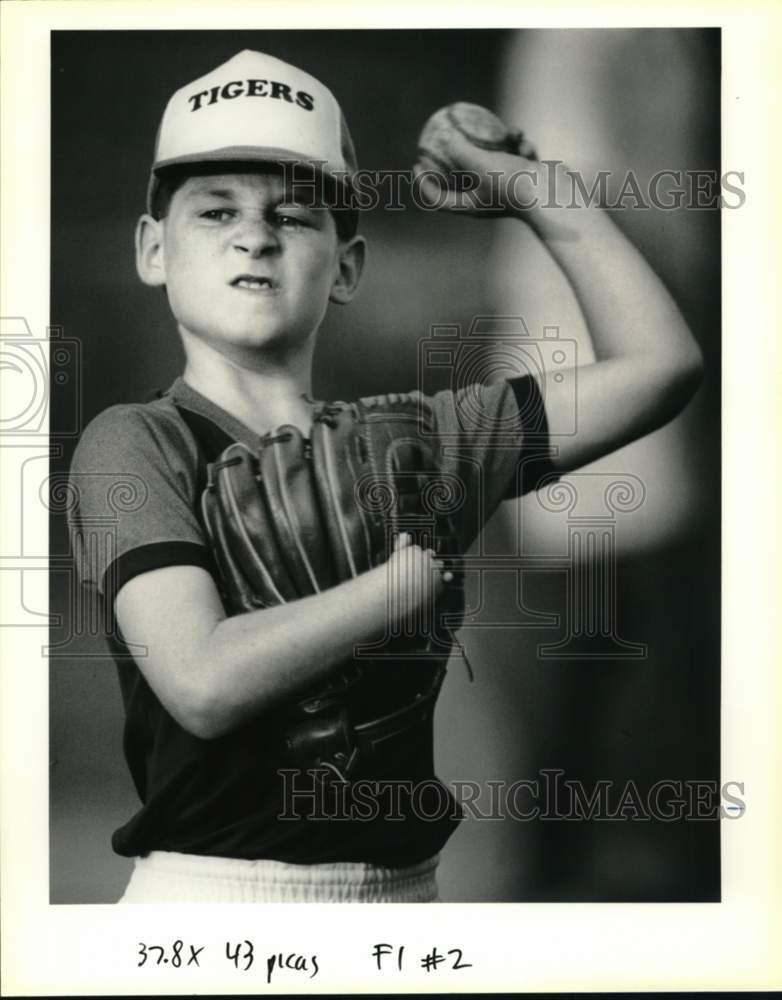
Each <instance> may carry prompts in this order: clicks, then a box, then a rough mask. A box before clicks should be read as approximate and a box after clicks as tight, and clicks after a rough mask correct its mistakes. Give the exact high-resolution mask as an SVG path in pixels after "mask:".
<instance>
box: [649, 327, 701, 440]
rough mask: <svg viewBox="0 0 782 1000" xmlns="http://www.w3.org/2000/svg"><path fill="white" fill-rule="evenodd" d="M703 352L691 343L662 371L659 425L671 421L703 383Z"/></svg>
mask: <svg viewBox="0 0 782 1000" xmlns="http://www.w3.org/2000/svg"><path fill="white" fill-rule="evenodd" d="M703 370H704V369H703V352H702V351H701V349H700V347H699V346H698V345H697V344H696V343H695V341H693V342H692V345H691V346H690V347H689V348H688V350H687V351H686V352H683V353H682V354H681V355H680V356H679V357H678V358H676V360H675V362H674V363H673V364H668V365H666V366H664V367H663V369H662V376H663V377H662V382H663V384H662V386H661V398H662V399H663V400H664V405H663V406H662V407H661V413H660V418H661V419H660V420H659V423H660V424H663V423H667V422H668V421H669V420H672V419H673V418H674V417H675V416H676V415H677V414H678V413H680V412H681V411H682V410H683V409H684V407H685V406H686V405H687V404H688V403H689V401H690V400H691V399H692V397H693V396H694V395H695V393H696V392H697V391H698V388H699V386H700V384H701V382H702V381H703Z"/></svg>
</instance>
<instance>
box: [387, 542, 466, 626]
mask: <svg viewBox="0 0 782 1000" xmlns="http://www.w3.org/2000/svg"><path fill="white" fill-rule="evenodd" d="M378 570H379V571H381V572H385V573H386V575H387V576H386V578H387V581H388V619H389V620H388V625H389V627H391V628H393V629H394V631H397V630H399V629H400V628H401V630H402V631H403V632H404V634H405V635H414V634H416V633H417V632H420V631H421V628H422V626H424V627H426V626H427V623H430V622H431V607H432V604H433V603H434V600H435V598H436V597H437V595H439V594H440V592H441V591H442V589H443V585H444V584H445V583H449V582H450V581H451V580H452V579H453V574H452V573H451V571H450V570H448V569H446V568H445V563H444V562H443V560H442V559H438V558H437V556H436V554H435V552H434V549H423V548H421V546H420V545H416V544H415V543H414V542H413V541H412V539H411V537H410V535H409V534H408V533H407V532H404V531H403V532H401V533H400V534H398V535H396V536H395V538H394V550H393V552H392V553H391V556H390V557H389V559H388V561H387V562H386V563H385V565H384V566H382V567H379V568H378ZM428 627H429V628H431V625H430V624H429V625H428Z"/></svg>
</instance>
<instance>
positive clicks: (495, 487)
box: [70, 378, 548, 866]
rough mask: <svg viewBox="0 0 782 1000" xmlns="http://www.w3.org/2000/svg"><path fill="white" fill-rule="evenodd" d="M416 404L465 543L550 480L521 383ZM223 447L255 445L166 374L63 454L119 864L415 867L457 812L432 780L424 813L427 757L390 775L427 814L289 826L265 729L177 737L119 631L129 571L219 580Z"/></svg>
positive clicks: (541, 438) (534, 401)
mask: <svg viewBox="0 0 782 1000" xmlns="http://www.w3.org/2000/svg"><path fill="white" fill-rule="evenodd" d="M412 395H414V396H415V395H419V396H420V393H417V392H414V393H412ZM421 398H422V400H424V401H425V402H426V403H428V405H429V407H430V408H431V411H432V413H433V415H434V418H435V425H436V431H437V435H438V437H439V439H440V442H439V443H440V445H441V448H440V455H441V468H440V473H441V475H443V476H445V477H447V478H450V479H451V480H452V482H453V484H454V489H455V491H456V492H457V493H458V494H459V496H460V497H461V500H460V504H459V515H458V516H459V530H460V534H461V541H462V547H463V549H466V548H467V547H468V546H469V545H470V543H471V542H472V541H473V539H474V538H475V536H476V535H477V534H478V532H479V531H480V529H481V527H482V526H483V524H484V523H485V522H486V520H488V518H489V517H490V516H491V515H492V513H493V512H494V511H495V510H496V508H497V506H498V505H499V503H500V502H501V501H502V500H504V499H506V498H509V497H513V496H518V495H521V493H523V492H525V491H526V490H528V489H530V488H532V487H533V486H534V485H535V484H536V482H537V480H538V478H539V476H540V475H541V474H543V473H544V472H547V471H548V466H547V461H546V457H545V456H546V454H547V443H546V428H545V413H544V409H543V405H542V401H541V399H540V396H539V395H538V393H537V388H536V386H535V384H534V382H533V381H532V379H530V378H519V379H513V380H509V381H502V382H499V383H496V384H494V385H490V386H483V385H472V386H468V387H466V388H464V389H461V390H459V391H458V392H456V393H454V392H451V391H448V390H444V391H441V392H437V393H434V394H432V395H428V396H426V397H423V396H421ZM199 421H200V422H201V424H202V425H203V426H204V427H207V428H208V429H209V431H210V433H209V434H208V435H207V438H208V441H207V445H206V448H205V446H204V438H203V437H201V438H200V439H198V440H197V435H196V434H194V425H195V426H196V427H197V426H198V422H199ZM231 441H242V442H244V443H245V444H247V445H248V446H250V447H255V446H257V445H258V444H259V441H260V438H259V436H258V435H257V434H255V433H254V432H253V431H251V430H250V429H249V428H247V427H245V426H244V425H243V424H242V423H240V422H239V421H238V420H236V419H235V418H234V417H232V416H231V415H230V414H229V413H227V412H226V411H224V410H222V409H221V408H220V407H218V406H217V405H215V404H214V403H212V402H211V401H210V400H208V399H206V398H205V397H204V396H202V395H201V394H200V393H198V392H196V391H195V390H194V389H192V388H191V387H190V386H189V385H188V384H187V383H186V382H185V381H184V380H183V379H177V380H176V381H175V382H174V384H173V385H172V386H171V388H170V389H169V390H168V391H167V392H165V393H163V394H162V395H160V396H159V398H157V399H155V400H153V401H151V402H149V403H142V404H128V405H120V406H114V407H111V408H110V409H108V410H106V411H104V412H103V413H102V414H100V415H99V416H98V417H96V418H95V419H94V420H93V421H92V422H91V423H90V424H89V426H88V427H87V428H86V430H85V432H84V434H83V435H82V438H81V441H80V442H79V445H78V447H77V449H76V452H75V454H74V458H73V462H72V466H71V485H72V489H73V493H74V496H76V497H77V502H76V504H75V506H74V507H73V510H72V512H71V515H70V517H71V525H70V526H71V536H72V544H73V550H74V556H75V558H76V560H77V564H78V567H79V572H80V575H81V579H82V585H83V587H85V588H86V589H87V590H88V592H91V593H92V595H93V598H94V600H95V601H96V602H98V603H99V604H100V605H101V606H102V607H103V608H104V609H105V611H106V614H105V621H106V626H107V638H108V641H109V645H110V649H111V652H112V655H113V656H114V657H115V659H116V662H117V666H118V670H119V677H120V685H121V689H122V695H123V702H124V706H125V713H126V722H125V733H124V749H125V755H126V758H127V761H128V765H129V767H130V770H131V774H132V776H133V779H134V782H135V785H136V788H137V790H138V793H139V796H140V798H141V802H142V806H141V808H140V809H139V811H138V812H137V813H136V815H135V816H133V817H132V818H131V819H130V821H129V822H128V823H126V824H125V825H124V826H123V827H121V828H120V829H119V830H117V831H116V833H115V834H114V838H113V845H114V849H115V850H116V851H117V852H118V853H120V854H123V855H127V856H134V855H140V854H145V853H147V852H149V851H151V850H169V851H181V852H184V853H195V854H206V855H214V856H223V857H238V858H270V859H276V860H280V861H289V862H295V863H317V862H321V861H338V860H345V861H347V860H358V861H368V862H372V863H376V864H386V865H392V866H394V865H404V864H411V863H414V862H416V861H418V860H423V859H424V858H426V857H428V856H431V855H432V854H434V853H435V852H436V851H438V850H439V849H440V848H441V847H442V845H443V844H444V843H445V841H446V840H447V838H448V837H449V836H450V834H451V833H452V832H453V830H454V829H455V827H456V825H457V824H458V822H459V819H460V815H459V811H458V807H457V806H456V803H455V802H454V801H453V799H452V798H451V797H450V795H449V794H448V793H447V792H446V790H445V789H444V788H443V787H442V786H440V788H441V790H442V794H438V795H435V798H436V799H438V801H439V804H437V803H435V808H434V810H432V808H431V799H432V789H435V790H436V789H437V786H438V784H439V783H438V782H437V781H436V778H435V775H434V772H433V770H432V767H433V765H432V763H431V760H429V761H426V760H424V761H421V760H420V759H418V760H416V755H415V754H414V753H412V752H411V754H410V756H409V759H407V760H405V761H400V762H399V772H398V773H396V772H395V774H394V780H395V781H398V782H401V783H404V782H405V781H409V782H412V783H417V784H418V785H419V786H420V785H422V784H424V785H425V784H428V785H429V793H430V794H429V798H430V806H429V807H427V810H426V815H425V816H424V815H418V814H416V813H421V810H418V811H416V810H407V811H405V810H404V809H402V811H401V812H399V810H398V809H396V810H392V811H391V813H390V815H388V814H386V813H384V812H383V810H380V815H378V816H376V817H373V818H372V819H371V820H370V821H367V820H366V819H365V818H360V817H357V818H356V819H355V820H354V819H345V818H341V819H339V820H335V821H329V820H328V818H327V817H320V818H312V817H310V818H307V817H306V816H302V815H301V814H297V817H291V816H289V815H288V813H289V810H288V805H287V804H286V801H284V797H285V796H286V795H290V793H291V787H290V786H288V787H287V789H286V788H283V787H282V784H281V782H282V781H283V779H281V777H280V775H279V773H278V772H277V769H276V766H275V763H276V761H277V752H276V747H277V746H278V745H279V739H280V738H281V733H280V730H279V726H278V724H277V720H276V719H269V718H259V719H257V720H254V721H253V722H252V723H250V724H247V725H244V726H242V727H241V728H239V729H238V730H236V731H234V732H232V733H230V734H228V735H226V736H224V737H221V738H219V739H215V740H202V739H199V738H197V737H195V736H193V735H192V734H190V733H188V732H187V731H186V730H184V729H183V728H182V727H180V726H179V725H178V724H177V723H176V722H175V720H174V719H173V718H172V717H171V715H170V714H169V713H168V712H167V711H166V710H165V709H164V708H163V706H162V705H161V703H160V701H159V700H158V698H157V697H156V695H155V694H154V692H153V691H152V689H151V688H150V687H149V685H148V684H147V682H146V680H145V678H144V676H143V673H142V672H141V671H140V670H139V668H138V666H137V664H136V662H135V659H134V656H135V655H136V653H135V652H134V647H133V646H132V637H125V638H123V637H122V636H121V635H120V633H119V629H118V627H117V625H116V623H115V622H114V620H113V613H112V608H113V602H114V598H115V597H116V594H117V593H118V592H119V590H120V589H121V588H122V586H124V584H125V583H127V582H128V581H129V580H131V579H132V578H133V577H135V576H138V575H139V574H142V573H145V572H148V571H151V570H154V569H160V568H164V567H167V566H173V565H193V566H199V567H202V568H203V569H205V570H207V571H208V572H210V573H215V572H216V571H215V569H214V565H213V562H212V558H211V554H210V550H209V546H208V543H207V541H206V538H205V535H204V532H203V529H202V526H201V523H200V519H199V501H200V493H201V490H202V488H203V484H204V474H205V463H206V461H207V460H212V459H213V458H215V457H216V456H217V454H219V451H220V450H222V448H223V447H224V446H225V445H226V444H227V443H229V442H231ZM210 448H211V449H212V454H209V449H210ZM126 640H127V641H126ZM128 644H130V645H128ZM446 658H447V654H444V655H443V660H445V659H446ZM215 668H216V669H219V666H217V665H216V667H215ZM285 780H289V779H285ZM281 816H285V817H287V818H280V817H281Z"/></svg>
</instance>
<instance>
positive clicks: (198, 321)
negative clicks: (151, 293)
mask: <svg viewBox="0 0 782 1000" xmlns="http://www.w3.org/2000/svg"><path fill="white" fill-rule="evenodd" d="M300 194H301V195H302V197H301V198H300V199H299V200H297V198H296V191H295V189H291V188H290V187H286V184H285V181H284V178H283V176H282V174H281V173H280V172H279V171H275V170H273V169H272V170H269V171H263V170H259V171H257V172H253V173H241V174H238V173H236V174H234V173H226V174H212V175H205V176H194V177H189V178H187V180H185V181H184V182H183V183H182V184H181V186H180V187H179V188H178V189H177V190H176V192H175V193H174V195H173V197H172V199H171V202H170V206H169V210H168V213H167V215H166V217H165V218H164V219H163V220H161V221H160V222H159V223H156V224H155V225H157V226H158V227H159V230H158V232H157V235H156V237H155V239H156V244H155V246H156V249H155V250H154V251H153V255H152V256H151V257H150V258H149V261H152V262H153V263H154V266H155V268H156V269H157V270H156V272H155V273H156V280H155V281H153V282H151V283H155V284H165V285H166V288H167V293H168V299H169V303H170V306H171V310H172V312H173V313H174V316H175V317H176V319H177V322H178V323H179V325H180V327H182V328H184V330H186V331H187V332H188V333H190V334H191V335H193V336H194V337H198V338H200V339H202V340H204V341H206V342H208V343H209V344H210V345H211V346H213V347H214V348H215V349H216V350H218V351H220V352H221V353H223V354H229V355H230V354H233V353H235V354H241V353H244V352H245V351H246V350H247V349H250V350H252V349H262V348H264V347H267V348H274V347H280V348H284V347H286V346H288V347H290V346H294V345H296V344H301V343H303V342H304V341H306V340H307V338H309V337H310V335H311V334H312V333H313V331H315V330H316V329H317V327H318V325H319V324H320V322H321V320H322V319H323V315H324V313H325V311H326V307H327V304H328V301H329V298H333V299H334V300H335V301H347V298H349V297H350V295H348V296H347V297H344V292H345V287H344V286H345V281H346V273H345V259H344V258H345V252H346V245H345V244H342V243H341V242H340V241H339V240H338V238H337V231H336V224H335V221H334V217H333V215H332V214H331V212H330V211H329V210H328V209H327V208H326V207H320V206H319V207H310V206H311V201H312V187H311V186H310V187H309V189H307V190H304V189H301V190H300ZM142 242H143V239H142ZM362 249H363V248H362ZM348 252H349V251H348ZM149 261H148V262H149ZM349 270H350V267H348V271H349ZM359 272H360V267H359ZM145 280H147V279H146V278H145ZM356 281H357V277H356ZM348 283H350V277H349V276H348ZM350 294H352V291H350Z"/></svg>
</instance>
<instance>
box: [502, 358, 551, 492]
mask: <svg viewBox="0 0 782 1000" xmlns="http://www.w3.org/2000/svg"><path fill="white" fill-rule="evenodd" d="M508 382H509V383H510V386H511V388H512V389H513V394H514V396H515V397H516V405H517V407H518V410H519V418H520V420H521V429H522V445H521V452H520V454H519V462H518V465H517V467H516V473H515V475H514V476H513V479H512V480H511V482H510V483H509V484H508V489H507V492H506V494H505V499H506V500H508V499H511V498H513V497H520V496H523V495H524V494H525V493H530V492H531V491H532V490H536V489H537V488H538V487H539V486H541V485H542V484H543V480H544V479H545V480H546V481H547V482H552V481H553V480H555V479H559V474H558V473H557V472H556V470H555V468H554V465H553V463H552V461H551V440H550V436H549V430H548V420H547V419H546V405H545V403H544V401H543V396H542V395H541V392H540V388H539V386H538V383H537V382H536V380H535V379H534V378H533V377H532V375H519V376H517V377H515V378H510V379H508Z"/></svg>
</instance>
